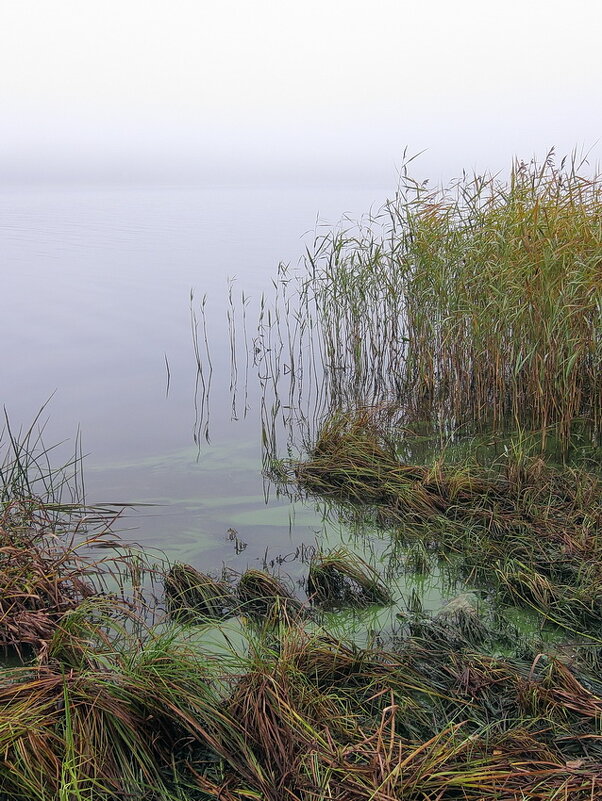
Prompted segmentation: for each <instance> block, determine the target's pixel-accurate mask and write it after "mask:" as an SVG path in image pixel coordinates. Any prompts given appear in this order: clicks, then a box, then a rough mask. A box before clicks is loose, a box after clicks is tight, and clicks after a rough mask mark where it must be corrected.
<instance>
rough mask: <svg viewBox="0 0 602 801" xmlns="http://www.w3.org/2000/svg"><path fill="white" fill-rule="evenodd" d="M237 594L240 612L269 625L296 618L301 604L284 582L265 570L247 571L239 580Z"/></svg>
mask: <svg viewBox="0 0 602 801" xmlns="http://www.w3.org/2000/svg"><path fill="white" fill-rule="evenodd" d="M236 592H237V595H238V598H239V601H240V608H239V610H240V612H241V613H242V614H243V615H248V616H249V617H251V618H252V619H255V620H260V621H264V622H266V623H268V624H270V623H275V622H276V621H278V620H281V619H284V620H288V619H289V618H291V617H292V618H293V619H294V618H295V617H296V616H298V615H299V613H300V611H301V604H300V602H299V601H298V600H297V599H296V598H295V597H294V596H293V594H292V593H291V591H290V590H289V589H288V587H287V586H286V584H284V582H283V581H281V580H280V579H278V578H276V577H275V576H272V575H271V574H270V573H267V572H266V571H264V570H253V569H249V570H246V571H245V572H244V573H243V574H242V575H241V576H240V579H239V580H238V584H237V587H236Z"/></svg>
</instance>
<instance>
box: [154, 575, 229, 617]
mask: <svg viewBox="0 0 602 801" xmlns="http://www.w3.org/2000/svg"><path fill="white" fill-rule="evenodd" d="M164 590H165V601H166V605H167V609H168V611H169V613H170V614H171V615H172V617H173V618H174V619H175V620H178V621H180V622H183V623H187V622H188V623H194V622H195V621H196V622H203V621H204V620H205V619H206V618H209V619H212V618H217V619H220V618H225V617H228V616H229V615H231V614H232V611H233V609H234V608H235V605H236V601H235V598H234V596H233V594H232V591H231V588H230V587H229V585H228V584H227V583H226V582H224V581H218V580H216V579H214V578H212V577H211V576H208V575H206V574H205V573H201V572H200V571H199V570H197V569H196V568H195V567H193V566H192V565H187V564H182V563H179V562H177V563H175V564H173V565H171V566H170V567H169V569H168V570H167V572H166V574H165V579H164Z"/></svg>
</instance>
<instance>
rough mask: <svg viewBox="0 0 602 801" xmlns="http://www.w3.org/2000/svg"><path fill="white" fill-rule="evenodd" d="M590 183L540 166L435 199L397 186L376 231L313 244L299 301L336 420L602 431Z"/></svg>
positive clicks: (595, 196)
mask: <svg viewBox="0 0 602 801" xmlns="http://www.w3.org/2000/svg"><path fill="white" fill-rule="evenodd" d="M584 167H585V165H584V164H579V163H577V162H576V161H575V159H573V160H570V161H568V162H567V161H566V160H563V161H562V162H561V164H560V165H559V166H556V163H555V161H554V158H553V154H550V155H549V156H548V158H547V159H546V160H545V161H544V163H543V164H541V165H540V164H537V163H535V162H532V163H529V164H525V163H522V162H517V163H515V164H514V166H513V168H512V171H511V174H510V176H509V178H508V179H507V180H502V179H500V178H496V177H495V176H480V177H472V178H471V177H469V176H466V175H465V176H464V177H463V178H462V179H461V180H459V181H458V182H456V183H454V184H453V185H452V186H451V187H449V188H445V189H431V188H429V187H428V185H426V184H420V183H416V182H414V181H412V180H411V179H410V178H409V176H408V175H407V173H404V174H403V177H402V181H401V184H400V188H399V191H398V193H397V195H396V196H395V198H394V199H393V200H391V201H389V202H388V203H387V204H386V206H385V207H384V208H383V210H382V211H381V212H380V213H379V214H378V215H377V216H376V217H374V218H372V219H369V220H368V221H367V222H366V223H365V224H363V225H360V226H359V227H358V228H357V229H355V230H354V229H349V230H335V231H330V232H328V233H327V234H326V235H325V236H323V237H322V238H320V239H318V240H317V241H316V243H315V248H314V251H313V252H312V253H311V254H310V255H309V257H308V263H307V272H308V277H307V280H306V282H305V285H304V290H303V296H304V299H305V304H306V309H308V314H309V315H310V316H311V315H312V314H313V315H316V317H317V320H318V322H319V326H318V328H319V331H320V337H321V342H320V347H321V350H322V358H323V361H324V365H325V367H326V371H327V376H328V382H329V384H330V390H331V395H332V399H333V401H334V404H335V405H339V406H340V405H346V406H357V405H358V404H362V403H374V402H378V401H382V400H386V401H391V400H394V401H400V405H402V406H404V407H405V408H406V409H407V412H408V414H409V415H410V416H413V417H414V418H417V419H422V420H424V419H427V420H436V421H445V423H446V425H448V426H450V425H451V426H459V425H462V426H465V427H466V428H467V429H469V430H474V429H475V428H480V429H484V428H485V429H490V428H492V427H493V428H500V427H504V426H506V425H515V424H520V425H522V426H525V427H527V428H530V429H538V430H540V431H541V432H542V433H543V434H544V436H545V432H546V431H547V430H548V428H549V427H550V426H557V427H558V430H559V432H560V435H561V437H562V438H563V439H566V437H567V436H568V434H569V431H570V429H571V425H572V424H573V423H574V422H575V421H576V420H578V419H584V420H586V421H587V422H588V424H589V425H590V426H593V427H594V429H595V430H598V431H599V428H600V422H601V412H602V322H601V320H602V318H601V310H602V183H601V182H600V180H599V178H597V177H583V176H582V175H580V168H584Z"/></svg>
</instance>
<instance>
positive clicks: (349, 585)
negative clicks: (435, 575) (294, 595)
mask: <svg viewBox="0 0 602 801" xmlns="http://www.w3.org/2000/svg"><path fill="white" fill-rule="evenodd" d="M307 593H308V595H309V598H310V601H311V602H312V603H313V604H317V605H319V606H322V607H324V608H331V609H333V608H338V607H346V606H348V607H362V606H370V605H372V604H378V605H381V606H384V605H386V604H389V603H391V601H392V597H391V593H390V592H389V590H388V589H387V587H386V586H385V585H384V584H383V582H382V581H381V579H380V578H379V576H378V573H377V572H376V571H375V570H374V569H373V568H372V567H371V566H370V565H369V564H367V563H366V562H365V561H364V560H363V559H361V558H360V557H359V556H357V555H356V554H353V553H351V552H349V551H347V550H346V549H344V548H338V549H335V550H333V551H329V552H328V553H317V554H315V555H314V556H313V558H312V560H311V562H310V564H309V573H308V576H307Z"/></svg>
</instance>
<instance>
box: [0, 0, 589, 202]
mask: <svg viewBox="0 0 602 801" xmlns="http://www.w3.org/2000/svg"><path fill="white" fill-rule="evenodd" d="M601 23H602V10H601V7H600V5H599V4H597V3H593V2H591V0H576V2H572V3H570V4H568V3H566V2H559V1H557V2H543V0H533V2H530V3H528V4H526V3H522V2H518V0H511V1H510V2H501V1H499V0H495V1H494V2H490V3H487V4H483V3H478V2H476V0H462V1H461V2H458V3H454V4H450V3H447V2H443V0H430V1H429V2H425V3H420V4H417V3H411V4H410V3H403V2H396V1H395V2H394V0H375V2H373V3H371V4H370V5H369V6H366V5H365V4H364V3H360V2H359V0H350V2H345V3H342V2H338V0H329V1H328V2H326V3H324V2H317V0H309V1H308V2H305V3H302V4H301V3H293V2H289V1H288V0H287V2H283V3H279V4H277V5H276V4H274V3H272V2H269V0H256V2H253V3H240V2H234V0H229V1H228V2H223V3H218V4H215V3H212V4H209V3H197V2H192V0H178V1H177V2H169V3H168V2H165V0H150V2H149V1H148V0H147V1H146V2H142V0H131V1H130V2H128V3H126V4H124V3H121V2H117V0H106V2H103V3H100V2H97V1H96V0H91V2H86V3H81V2H78V1H77V0H61V1H60V2H58V3H53V4H48V3H46V2H44V1H43V0H30V2H28V3H5V4H3V8H2V10H1V11H0V74H1V75H2V81H1V82H0V126H1V130H2V151H1V153H0V179H1V180H2V181H4V182H10V183H21V182H26V183H30V184H31V183H40V182H61V183H77V182H84V183H86V182H87V183H90V182H92V183H98V182H103V183H120V184H121V183H132V182H133V183H140V182H143V183H149V182H150V183H161V184H180V183H185V184H190V183H199V182H200V183H207V182H211V183H215V182H217V183H223V182H228V183H232V182H234V183H252V184H255V185H256V184H257V183H264V184H265V183H278V184H283V183H287V182H288V183H290V182H294V183H297V184H298V183H304V184H310V185H316V184H326V185H331V184H333V183H340V184H345V185H358V184H359V185H366V184H370V185H372V186H376V185H383V184H385V185H389V183H390V181H391V178H392V176H393V175H394V172H395V169H396V167H398V166H399V164H400V162H401V153H402V151H403V148H404V147H406V146H407V147H408V148H409V151H410V152H412V153H417V152H419V151H423V150H426V153H425V154H424V156H423V157H422V159H421V161H420V165H419V171H420V173H421V174H422V175H423V176H424V177H429V178H430V179H431V181H432V182H437V181H439V180H447V179H448V178H449V177H451V176H454V175H458V174H459V173H460V172H461V170H462V169H467V170H469V171H470V170H472V169H477V170H484V169H490V170H493V171H497V170H500V169H503V168H505V167H507V165H508V163H509V162H510V160H511V159H512V158H513V157H514V156H518V157H521V158H529V157H531V156H532V155H533V154H537V155H539V156H540V157H541V156H542V155H543V154H545V152H547V151H548V149H549V148H550V147H552V146H556V148H557V151H558V152H560V153H565V152H568V151H570V150H572V149H573V148H575V147H577V148H579V149H580V148H583V147H585V148H586V149H588V148H591V147H594V151H595V152H594V158H595V157H597V152H596V148H595V145H596V142H597V140H598V137H599V135H600V130H602V126H601V122H602V102H601V101H602V89H601V86H602V83H601V82H600V74H601V72H602V56H601V51H600V47H599V41H598V39H599V32H600V29H601Z"/></svg>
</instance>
